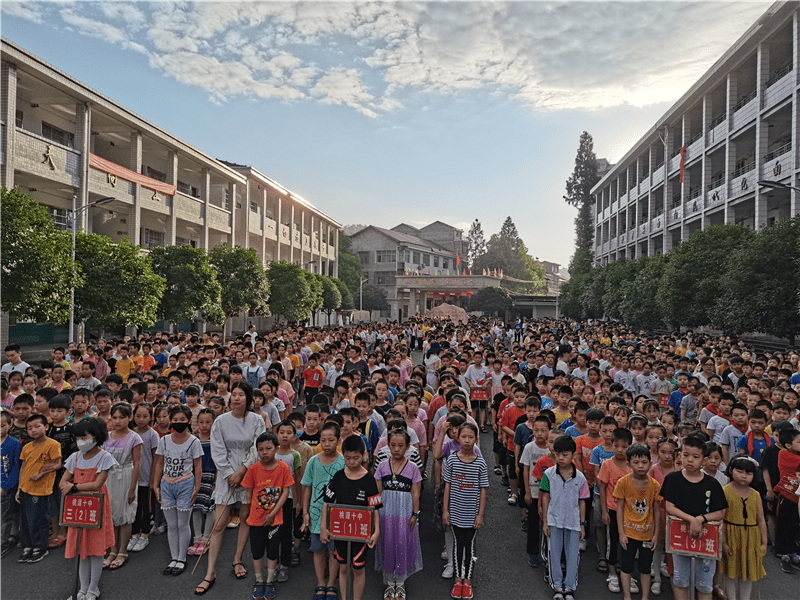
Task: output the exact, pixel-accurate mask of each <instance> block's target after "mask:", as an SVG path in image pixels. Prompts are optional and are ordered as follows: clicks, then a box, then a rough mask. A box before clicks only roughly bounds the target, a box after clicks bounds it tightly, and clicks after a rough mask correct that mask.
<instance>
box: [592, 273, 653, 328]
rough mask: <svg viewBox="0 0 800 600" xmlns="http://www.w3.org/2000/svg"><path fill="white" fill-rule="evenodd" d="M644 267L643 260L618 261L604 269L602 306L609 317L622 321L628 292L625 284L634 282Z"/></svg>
mask: <svg viewBox="0 0 800 600" xmlns="http://www.w3.org/2000/svg"><path fill="white" fill-rule="evenodd" d="M643 266H644V263H643V262H642V261H641V260H618V261H616V262H613V263H610V264H609V265H608V266H607V267H606V268H605V269H604V277H603V289H602V294H603V295H602V297H601V299H600V304H601V305H602V307H603V313H604V314H605V315H606V316H607V317H610V318H612V319H617V320H619V319H622V305H623V303H624V301H625V292H626V289H625V288H624V287H623V284H624V283H626V282H628V281H632V280H633V279H634V278H635V277H636V274H637V272H638V271H639V269H640V268H642V267H643ZM634 293H635V292H634Z"/></svg>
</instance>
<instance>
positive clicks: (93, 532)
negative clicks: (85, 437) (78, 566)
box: [64, 450, 117, 560]
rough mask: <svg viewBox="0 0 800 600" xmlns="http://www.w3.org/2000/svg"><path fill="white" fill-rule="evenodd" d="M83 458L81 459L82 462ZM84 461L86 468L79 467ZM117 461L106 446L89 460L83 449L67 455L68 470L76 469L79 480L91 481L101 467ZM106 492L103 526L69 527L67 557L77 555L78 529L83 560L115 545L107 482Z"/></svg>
mask: <svg viewBox="0 0 800 600" xmlns="http://www.w3.org/2000/svg"><path fill="white" fill-rule="evenodd" d="M78 461H80V463H79V462H78ZM78 464H82V465H83V466H84V467H85V468H79V467H78ZM115 464H117V463H116V461H115V460H114V458H113V457H112V456H111V455H110V454H109V453H108V452H106V451H105V450H101V451H100V452H99V453H98V454H97V456H95V457H94V458H91V459H89V460H85V459H84V458H83V455H81V454H80V453H79V452H76V453H74V454H73V455H72V456H70V457H69V458H68V459H67V465H66V467H67V470H69V471H70V472H72V480H73V482H74V483H75V484H76V485H77V484H79V483H91V482H92V481H94V480H95V479H96V478H97V472H98V470H101V471H104V470H108V469H110V468H111V467H112V466H114V465H115ZM100 493H102V494H103V526H102V527H101V528H100V529H77V528H75V527H70V528H69V529H68V530H67V545H66V548H65V552H64V558H75V554H76V545H77V540H78V532H79V531H80V534H81V560H83V559H85V558H87V557H89V556H105V554H106V550H108V549H109V548H111V547H112V546H114V523H113V521H112V519H111V501H110V500H109V497H108V489H107V488H106V486H105V485H103V488H102V489H101V490H100Z"/></svg>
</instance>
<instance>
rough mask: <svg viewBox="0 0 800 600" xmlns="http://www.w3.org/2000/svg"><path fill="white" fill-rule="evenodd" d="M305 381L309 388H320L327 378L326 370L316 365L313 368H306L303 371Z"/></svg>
mask: <svg viewBox="0 0 800 600" xmlns="http://www.w3.org/2000/svg"><path fill="white" fill-rule="evenodd" d="M302 377H303V381H304V382H305V385H306V387H307V388H314V389H316V388H319V387H320V386H321V385H322V381H323V380H324V379H325V371H323V370H322V367H314V368H313V369H306V370H305V371H303V375H302Z"/></svg>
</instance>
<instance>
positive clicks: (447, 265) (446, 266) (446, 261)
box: [442, 258, 450, 269]
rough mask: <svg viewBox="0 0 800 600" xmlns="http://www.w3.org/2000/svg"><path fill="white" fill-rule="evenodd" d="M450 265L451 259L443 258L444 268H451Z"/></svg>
mask: <svg viewBox="0 0 800 600" xmlns="http://www.w3.org/2000/svg"><path fill="white" fill-rule="evenodd" d="M449 265H450V261H449V260H447V259H446V258H443V259H442V268H443V269H449V268H450V266H449Z"/></svg>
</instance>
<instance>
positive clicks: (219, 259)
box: [209, 244, 269, 342]
mask: <svg viewBox="0 0 800 600" xmlns="http://www.w3.org/2000/svg"><path fill="white" fill-rule="evenodd" d="M209 260H210V261H211V264H212V265H213V266H214V268H215V269H216V270H217V281H218V282H219V285H220V288H221V293H220V306H221V308H222V313H223V314H224V320H223V326H222V341H223V342H224V341H225V323H226V322H227V320H228V319H230V318H232V317H235V316H237V315H240V314H242V313H244V312H248V311H252V312H254V313H256V314H259V315H264V316H266V315H269V304H268V300H269V281H268V280H267V273H266V271H264V267H262V266H261V259H260V258H258V254H256V251H255V250H254V249H253V248H248V249H244V248H242V247H241V246H234V247H233V248H232V247H230V246H229V245H228V244H219V245H217V246H214V249H213V250H211V253H210V254H209Z"/></svg>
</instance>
